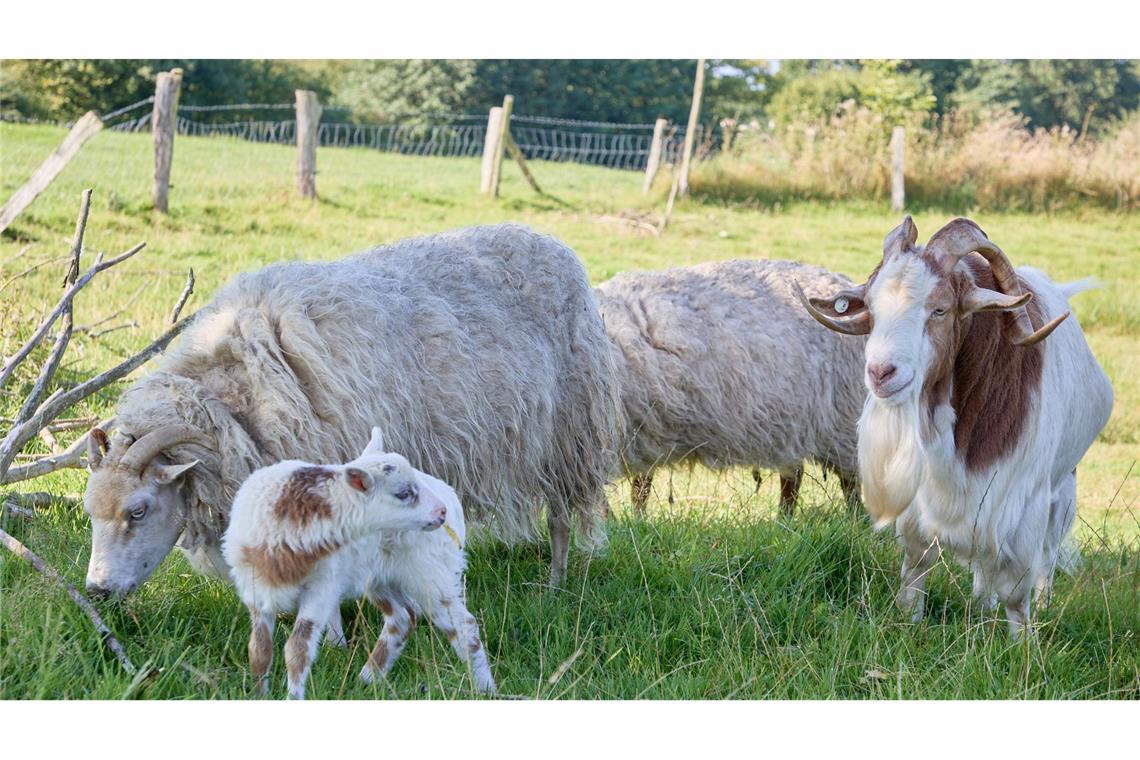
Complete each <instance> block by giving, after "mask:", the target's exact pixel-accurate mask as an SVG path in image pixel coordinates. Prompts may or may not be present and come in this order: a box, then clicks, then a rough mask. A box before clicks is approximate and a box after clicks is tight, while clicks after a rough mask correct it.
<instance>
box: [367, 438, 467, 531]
mask: <svg viewBox="0 0 1140 760" xmlns="http://www.w3.org/2000/svg"><path fill="white" fill-rule="evenodd" d="M345 478H346V480H347V483H348V485H349V487H350V488H351V489H353V490H354V491H357V492H359V493H360V494H362V495H364V496H365V497H367V502H366V503H365V505H364V514H365V521H366V523H367V526H368V529H369V530H378V531H409V530H411V531H420V530H436V529H438V528H441V527H443V523H444V521H445V519H446V517H447V509H446V507H444V505H443V504H442V503H441V502H440V501H439V500H438V499H437V498H436V497H435V496H434V495H433V494H432V493H431V491H430V490H428V489H425V488H421V487H420V485H419V482H418V480H417V478H416V471H415V469H413V468H412V466H411V465H410V464H408V460H406V459H404V458H403V457H402V456H400V455H399V454H392V453H384V454H367V453H366V454H365V455H363V456H361V457H360V458H359V459H357V460H356V461H354V462H352V463H351V464H350V465H348V466H347V467H346V468H345Z"/></svg>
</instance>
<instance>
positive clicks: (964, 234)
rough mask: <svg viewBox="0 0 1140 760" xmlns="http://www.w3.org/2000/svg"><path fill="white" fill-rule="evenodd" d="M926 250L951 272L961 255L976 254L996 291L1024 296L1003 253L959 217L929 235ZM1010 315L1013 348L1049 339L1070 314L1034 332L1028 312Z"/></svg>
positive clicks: (977, 228)
mask: <svg viewBox="0 0 1140 760" xmlns="http://www.w3.org/2000/svg"><path fill="white" fill-rule="evenodd" d="M926 251H927V253H928V254H930V255H931V256H932V257H934V258H936V259H938V260H942V261H945V262H946V271H950V270H951V269H953V268H954V267H955V265H957V263H958V262H959V261H960V260H961V259H962V258H963V257H964V256H968V255H969V254H971V253H974V252H977V253H979V254H981V255H982V257H983V258H984V259H985V260H986V261H987V262H989V265H990V270H991V271H992V272H993V275H994V281H995V282H996V283H997V287H998V290H1000V291H1001V292H1002V293H1004V294H1006V295H1007V296H1015V297H1016V296H1021V295H1024V294H1023V293H1022V290H1021V283H1020V282H1019V280H1018V278H1017V272H1015V271H1014V270H1013V265H1012V264H1010V263H1009V259H1008V258H1006V255H1005V253H1003V252H1002V250H1001V248H998V247H997V245H995V244H994V243H993V242H992V241H991V240H990V239H989V238H988V237H986V233H985V232H983V231H982V228H981V227H979V226H978V225H977V224H975V223H974V222H973V221H971V220H969V219H964V218H958V219H954V220H952V221H950V222H949V223H947V224H946V226H944V227H943V228H942V229H940V230H938V232H935V233H934V234H933V235H931V236H930V240H929V241H927V243H926ZM1011 316H1012V318H1013V325H1012V329H1011V333H1010V336H1009V339H1010V342H1011V343H1013V344H1014V345H1015V346H1032V345H1034V344H1035V343H1039V342H1041V341H1042V340H1044V339H1045V338H1046V337H1048V335H1049V333H1051V332H1053V330H1055V329H1056V328H1057V325H1059V324H1061V323H1062V322H1064V321H1065V318H1066V317H1068V316H1069V312H1065V313H1064V314H1062V315H1060V316H1058V317H1055V318H1054V319H1052V320H1050V321H1049V322H1047V323H1045V324H1044V325H1042V326H1041V327H1040V328H1039V329H1037V330H1034V329H1033V323H1032V322H1031V321H1030V320H1029V312H1028V311H1027V310H1026V309H1025V308H1020V309H1018V310H1017V311H1014V312H1011Z"/></svg>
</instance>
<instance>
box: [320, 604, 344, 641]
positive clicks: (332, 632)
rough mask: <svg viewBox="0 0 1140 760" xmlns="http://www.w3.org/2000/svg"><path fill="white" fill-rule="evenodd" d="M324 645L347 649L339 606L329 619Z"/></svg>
mask: <svg viewBox="0 0 1140 760" xmlns="http://www.w3.org/2000/svg"><path fill="white" fill-rule="evenodd" d="M325 643H326V644H328V645H329V646H331V647H336V648H337V649H347V648H348V639H347V638H345V635H344V620H343V618H341V616H340V606H339V605H338V606H337V608H336V609H335V610H333V613H332V617H330V618H329V627H328V630H327V631H325Z"/></svg>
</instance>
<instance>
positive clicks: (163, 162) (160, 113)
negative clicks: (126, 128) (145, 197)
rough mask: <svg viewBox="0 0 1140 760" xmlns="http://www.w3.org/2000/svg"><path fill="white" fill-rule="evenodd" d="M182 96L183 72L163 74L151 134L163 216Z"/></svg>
mask: <svg viewBox="0 0 1140 760" xmlns="http://www.w3.org/2000/svg"><path fill="white" fill-rule="evenodd" d="M181 92H182V69H171V70H170V71H162V72H159V74H158V79H157V81H156V82H155V85H154V111H153V112H152V114H151V117H150V131H151V135H152V137H153V138H154V207H155V209H157V210H158V211H160V212H162V213H163V214H165V213H167V212H168V211H169V207H170V203H169V197H170V165H171V163H172V162H173V160H174V133H175V127H176V126H177V122H178V96H179V94H180V93H181Z"/></svg>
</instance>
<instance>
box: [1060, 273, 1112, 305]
mask: <svg viewBox="0 0 1140 760" xmlns="http://www.w3.org/2000/svg"><path fill="white" fill-rule="evenodd" d="M1103 287H1104V285H1103V284H1101V282H1100V281H1099V280H1097V279H1096V278H1095V277H1086V278H1084V279H1083V280H1076V281H1074V282H1062V283H1057V289H1058V290H1060V291H1061V294H1062V295H1063V296H1065V299H1066V300H1067V299H1069V298H1072V297H1073V296H1075V295H1077V294H1078V293H1083V292H1085V291H1086V290H1095V289H1097V288H1103Z"/></svg>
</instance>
